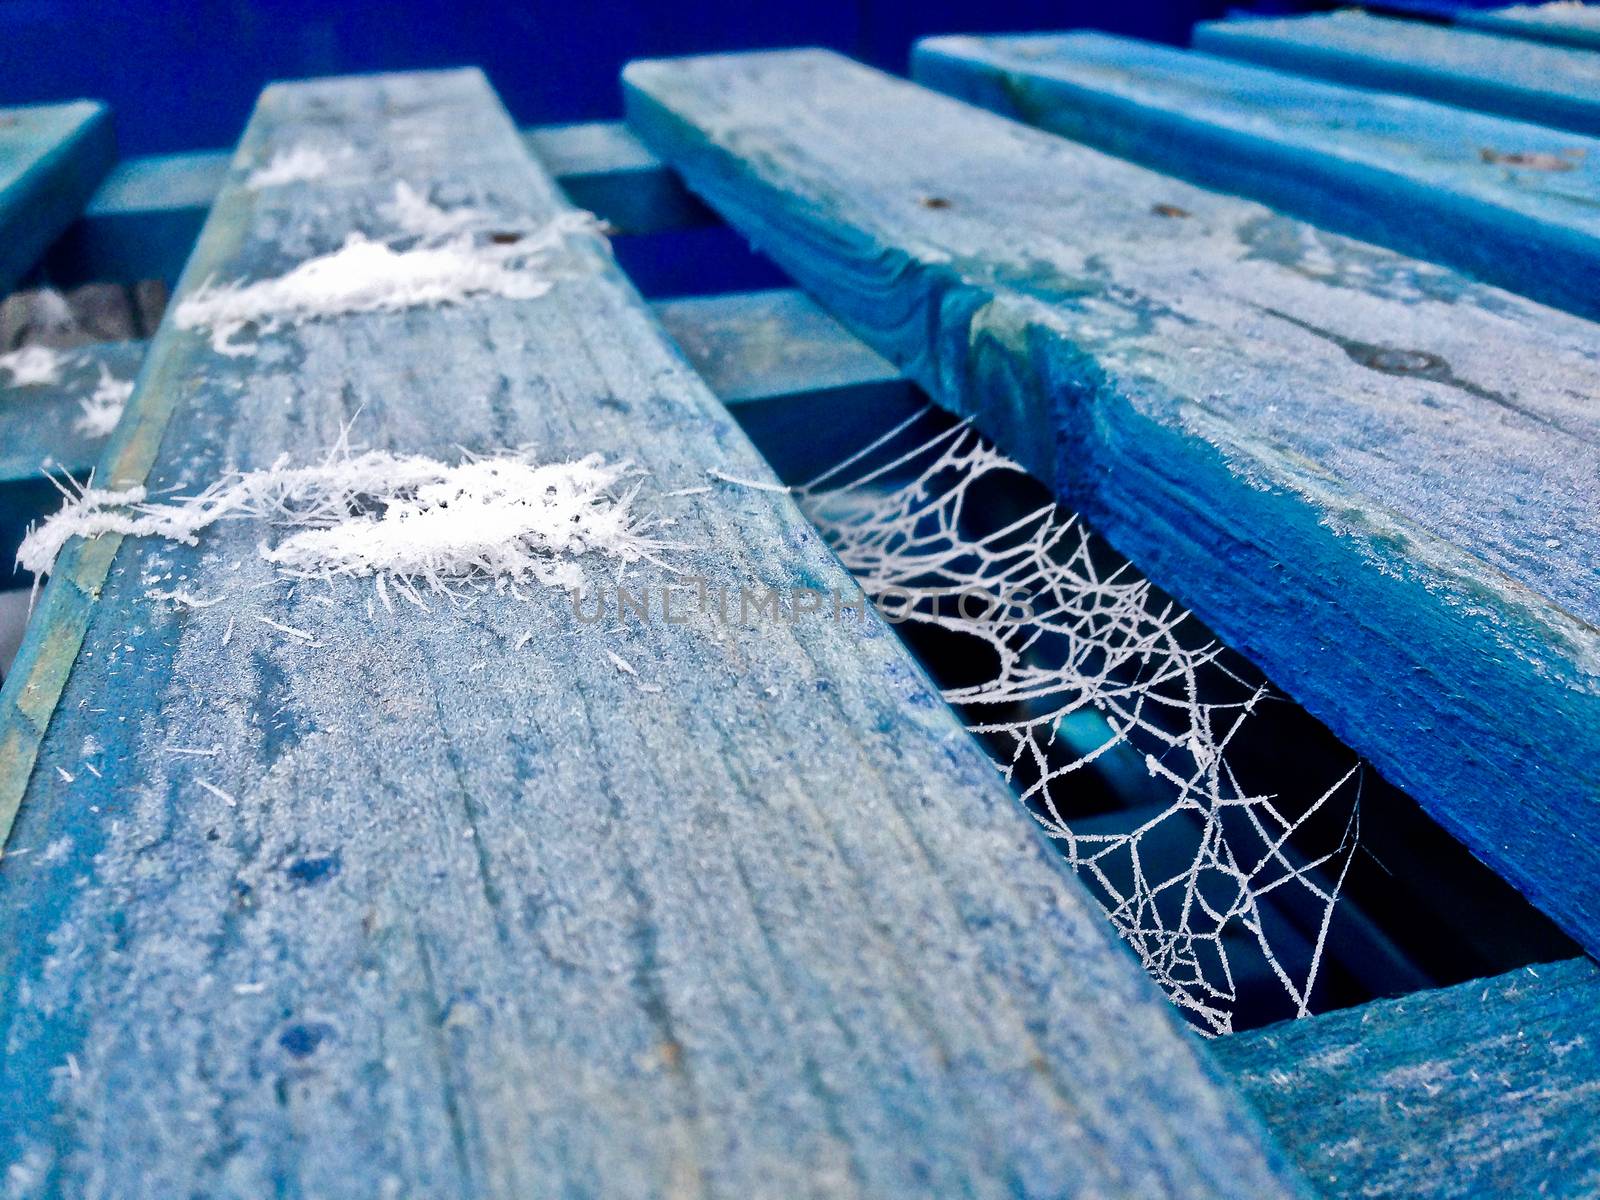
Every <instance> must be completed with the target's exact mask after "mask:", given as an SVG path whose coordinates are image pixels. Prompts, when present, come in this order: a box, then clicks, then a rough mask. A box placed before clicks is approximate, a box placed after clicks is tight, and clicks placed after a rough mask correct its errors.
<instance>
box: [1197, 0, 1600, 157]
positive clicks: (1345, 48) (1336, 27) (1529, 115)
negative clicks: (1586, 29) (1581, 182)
mask: <svg viewBox="0 0 1600 1200" xmlns="http://www.w3.org/2000/svg"><path fill="white" fill-rule="evenodd" d="M1194 47H1195V49H1196V50H1204V51H1205V52H1207V53H1208V54H1218V55H1222V56H1223V57H1226V58H1239V59H1245V60H1247V61H1250V62H1256V63H1260V64H1262V65H1264V66H1268V67H1274V68H1276V69H1278V70H1282V71H1292V72H1295V73H1297V74H1301V75H1313V76H1317V77H1319V78H1323V79H1332V80H1334V81H1336V82H1338V83H1342V84H1346V85H1348V86H1352V87H1365V88H1379V89H1382V90H1384V91H1389V92H1402V93H1404V94H1406V95H1410V96H1421V97H1422V98H1423V99H1425V100H1438V101H1440V102H1442V103H1445V104H1454V105H1457V106H1459V107H1461V108H1472V109H1477V110H1479V111H1480V112H1490V113H1498V114H1499V115H1501V116H1504V117H1510V118H1512V119H1513V120H1517V121H1531V122H1533V123H1534V124H1537V125H1549V126H1551V127H1553V128H1556V129H1568V130H1572V131H1573V132H1576V133H1586V134H1591V135H1594V134H1600V55H1594V54H1588V53H1585V52H1584V51H1582V50H1573V49H1569V48H1567V47H1564V46H1545V45H1539V44H1538V43H1535V42H1527V41H1517V40H1509V39H1506V38H1502V37H1495V36H1493V35H1492V34H1487V33H1474V32H1472V31H1471V30H1466V29H1451V28H1446V27H1444V26H1439V25H1429V24H1425V23H1423V22H1420V21H1400V20H1395V19H1393V18H1389V17H1373V16H1368V15H1367V14H1366V13H1363V12H1358V11H1355V10H1347V11H1343V12H1336V13H1329V14H1326V15H1317V16H1310V17H1288V18H1278V19H1273V20H1260V21H1203V22H1201V23H1200V24H1199V25H1196V26H1195V30H1194Z"/></svg>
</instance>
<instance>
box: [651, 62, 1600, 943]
mask: <svg viewBox="0 0 1600 1200" xmlns="http://www.w3.org/2000/svg"><path fill="white" fill-rule="evenodd" d="M624 78H625V83H626V89H627V94H628V103H629V111H630V115H631V119H632V122H633V124H634V127H635V129H636V130H638V131H639V132H640V134H641V136H642V137H644V139H645V140H646V142H647V143H649V144H650V145H651V146H652V147H653V148H655V149H656V150H657V152H658V153H660V154H661V155H662V156H663V157H664V158H666V159H667V160H668V161H669V162H671V163H673V164H674V166H676V167H677V168H678V169H679V170H680V171H681V172H682V174H683V175H684V177H685V180H686V181H687V182H688V183H689V185H690V186H691V187H693V188H694V189H695V190H696V191H697V192H699V193H700V194H701V195H702V196H703V197H705V198H706V199H707V200H708V201H709V202H710V203H711V204H712V206H713V207H714V208H716V209H717V210H718V211H720V212H721V213H722V214H723V216H724V217H725V218H727V219H728V220H729V221H730V222H732V223H733V224H734V225H736V226H737V227H739V228H740V229H742V230H743V231H744V232H745V233H746V234H747V235H749V236H750V237H751V238H752V240H753V241H754V242H755V243H756V245H758V246H759V247H761V248H762V249H764V250H765V251H766V252H767V253H769V254H770V255H772V256H773V257H774V258H775V259H776V260H777V261H778V262H779V263H780V265H782V266H784V267H785V268H786V269H787V270H789V271H790V272H791V273H792V274H793V275H794V276H795V278H796V280H797V281H798V282H799V283H800V284H801V285H802V286H803V287H804V288H805V289H806V290H807V291H809V292H811V293H812V294H813V295H814V296H815V297H817V298H818V299H819V301H821V302H822V303H823V304H824V306H825V307H827V308H828V309H829V310H830V311H831V312H832V313H833V314H834V315H835V316H836V317H838V318H839V319H840V320H842V321H843V322H844V323H845V324H846V325H847V326H848V327H849V328H851V329H852V330H853V331H854V332H856V333H857V334H858V335H859V336H860V337H862V338H863V340H865V341H866V342H867V343H868V344H870V345H872V346H873V347H874V348H875V349H876V350H878V351H879V353H881V354H883V355H884V356H885V357H886V358H888V359H889V360H890V361H892V362H895V363H897V364H899V365H900V366H901V367H902V369H903V370H905V371H906V373H907V374H908V375H910V376H911V377H912V378H914V379H916V380H917V381H918V382H919V383H921V384H922V385H923V386H924V387H926V388H927V389H928V391H929V392H930V393H931V394H932V395H933V396H934V397H935V398H936V399H938V400H939V401H940V402H941V403H943V404H944V405H945V406H947V407H948V408H950V409H952V410H954V411H956V412H958V413H962V414H975V415H976V417H977V419H978V422H979V424H980V425H981V426H982V427H983V428H984V429H985V430H986V431H987V432H989V433H990V435H991V436H993V437H994V438H995V439H996V441H997V442H999V443H1000V445H1002V446H1003V447H1004V448H1006V449H1007V450H1009V451H1010V452H1011V453H1012V454H1013V455H1014V456H1016V457H1017V458H1018V459H1019V460H1020V461H1022V462H1023V463H1024V464H1025V465H1026V466H1028V468H1029V469H1030V470H1032V471H1033V472H1034V473H1035V474H1036V475H1037V476H1038V477H1039V478H1040V479H1041V480H1043V481H1045V482H1046V483H1047V484H1048V485H1049V486H1051V487H1053V488H1054V489H1055V491H1056V492H1057V494H1058V495H1060V496H1061V497H1062V498H1063V499H1064V501H1065V502H1066V503H1067V504H1068V505H1069V506H1071V507H1072V508H1074V509H1076V510H1078V511H1081V512H1084V513H1085V514H1086V516H1087V517H1088V519H1089V521H1090V523H1091V524H1092V525H1093V526H1095V527H1096V528H1097V529H1099V530H1100V531H1101V532H1103V533H1104V534H1105V535H1106V536H1108V537H1109V538H1110V540H1111V541H1112V542H1113V543H1114V544H1115V545H1116V546H1117V547H1118V548H1119V549H1120V550H1121V551H1123V552H1124V553H1125V554H1127V555H1128V556H1129V557H1131V558H1132V559H1133V560H1134V561H1135V562H1137V563H1138V564H1139V565H1140V566H1141V568H1142V569H1143V570H1144V571H1145V573H1146V574H1147V575H1149V576H1150V578H1152V579H1154V580H1156V581H1157V582H1159V583H1160V584H1161V585H1162V586H1163V587H1165V588H1167V589H1168V590H1170V591H1172V592H1174V593H1175V594H1176V595H1177V596H1179V597H1180V599H1181V600H1182V601H1183V602H1185V603H1186V604H1189V605H1191V606H1193V607H1194V609H1195V610H1197V612H1198V613H1199V615H1200V616H1201V617H1202V619H1203V620H1204V621H1205V622H1206V623H1207V624H1208V625H1209V626H1210V627H1211V628H1212V629H1214V630H1215V631H1216V632H1217V633H1218V634H1219V635H1220V636H1221V637H1223V638H1224V639H1225V640H1226V641H1228V643H1229V644H1230V645H1232V646H1234V647H1235V648H1236V649H1238V650H1240V651H1241V652H1243V653H1245V654H1246V655H1247V656H1249V657H1250V658H1252V659H1253V660H1254V661H1255V662H1256V663H1258V664H1259V665H1260V666H1261V667H1262V668H1263V669H1264V670H1265V671H1266V672H1267V674H1268V675H1269V676H1270V677H1271V678H1273V679H1274V680H1275V681H1276V682H1277V683H1278V684H1280V685H1281V686H1282V687H1284V688H1285V689H1286V690H1287V691H1288V692H1289V693H1290V694H1291V695H1293V696H1294V697H1295V698H1296V699H1297V700H1299V701H1300V702H1301V703H1302V704H1303V705H1304V706H1305V707H1306V708H1308V709H1309V710H1311V711H1312V712H1313V713H1314V714H1316V715H1317V716H1318V717H1320V718H1321V719H1322V720H1323V721H1324V722H1326V723H1327V724H1328V725H1329V726H1330V727H1331V728H1332V729H1333V730H1334V732H1335V733H1337V734H1338V735H1339V736H1340V737H1342V738H1343V739H1344V740H1345V741H1346V742H1347V743H1348V744H1349V745H1351V746H1353V747H1355V748H1356V749H1358V750H1359V751H1361V752H1363V753H1364V754H1366V755H1368V756H1369V757H1370V758H1371V759H1372V760H1373V761H1374V762H1375V763H1376V764H1377V765H1378V766H1379V768H1380V769H1381V770H1382V771H1383V772H1384V773H1385V775H1386V776H1388V777H1389V778H1390V779H1391V780H1393V781H1395V782H1397V783H1399V784H1400V785H1401V786H1403V787H1405V788H1406V789H1408V790H1409V791H1411V792H1412V793H1413V794H1414V795H1415V796H1416V797H1417V799H1418V800H1419V801H1421V802H1422V804H1423V805H1424V806H1425V807H1427V808H1428V809H1429V810H1430V811H1431V812H1432V813H1433V814H1434V815H1435V817H1436V818H1437V819H1438V820H1440V821H1441V822H1442V823H1443V824H1444V825H1445V827H1446V828H1447V829H1449V830H1450V831H1451V832H1453V833H1454V834H1456V835H1457V836H1458V837H1460V838H1462V840H1464V841H1465V842H1466V843H1467V844H1468V845H1469V846H1470V847H1471V848H1472V849H1473V850H1474V852H1475V853H1477V854H1478V855H1479V856H1480V857H1481V858H1483V859H1484V860H1485V861H1486V862H1488V863H1489V864H1490V865H1491V866H1493V867H1495V868H1496V869H1497V870H1498V871H1499V872H1500V873H1501V874H1502V875H1503V876H1505V877H1506V878H1508V879H1509V880H1510V881H1511V882H1512V883H1514V884H1515V885H1516V886H1517V887H1518V888H1519V889H1521V890H1522V891H1523V892H1524V893H1525V894H1526V895H1528V897H1529V898H1530V899H1531V900H1532V901H1533V902H1534V903H1535V904H1536V905H1538V906H1539V907H1541V908H1542V909H1543V910H1544V911H1545V912H1547V913H1549V914H1550V915H1551V916H1552V917H1554V918H1555V919H1556V920H1557V921H1558V922H1559V923H1561V924H1563V925H1564V926H1565V928H1566V929H1567V930H1568V932H1570V933H1571V934H1572V935H1573V936H1574V937H1576V938H1578V939H1579V940H1580V941H1583V942H1585V943H1586V944H1587V945H1589V946H1591V947H1593V946H1597V945H1600V887H1597V886H1596V881H1597V880H1600V796H1597V794H1596V787H1595V776H1594V770H1593V763H1594V761H1595V755H1596V753H1597V752H1600V634H1597V631H1596V624H1597V623H1600V581H1597V579H1596V574H1595V571H1594V563H1595V561H1596V560H1597V555H1600V545H1597V541H1596V539H1597V536H1600V534H1597V532H1596V531H1597V529H1600V496H1597V495H1596V488H1595V486H1594V481H1595V479H1596V478H1597V477H1600V412H1597V410H1596V407H1595V405H1594V403H1593V397H1594V389H1595V379H1596V377H1597V376H1596V371H1597V369H1600V330H1597V328H1596V326H1595V325H1593V324H1591V323H1589V322H1587V321H1583V320H1580V319H1579V318H1576V317H1572V316H1569V315H1567V314H1564V313H1560V312H1558V311H1556V310H1553V309H1548V308H1544V307H1542V306H1540V305H1537V304H1534V303H1533V302H1531V301H1526V300H1523V299H1520V298H1518V297H1515V296H1512V295H1509V294H1507V293H1505V292H1501V291H1498V290H1496V289H1493V288H1489V287H1487V286H1485V285H1482V284H1477V283H1474V282H1472V281H1469V280H1467V279H1465V278H1463V277H1461V276H1459V275H1456V274H1453V273H1450V272H1448V271H1446V270H1444V269H1443V268H1439V267H1433V266H1430V265H1428V264H1424V263H1419V262H1416V261H1415V260H1411V259H1406V258H1402V257H1400V256H1398V255H1395V254H1393V253H1391V252H1388V251H1383V250H1379V249H1377V248H1376V247H1372V246H1368V245H1365V244H1363V243H1359V242H1354V241H1350V240H1348V239H1346V238H1343V237H1340V236H1338V235H1335V234H1330V233H1324V232H1322V231H1319V230H1316V229H1314V228H1312V227H1310V226H1307V225H1303V224H1300V223H1299V222H1296V221H1293V220H1291V219H1289V218H1286V217H1283V216H1279V215H1277V214H1274V213H1272V212H1270V211H1269V210H1267V209H1264V208H1261V207H1259V206H1257V205H1254V204H1251V203H1248V202H1246V201H1243V200H1239V199H1236V198H1234V197H1229V196H1221V195H1217V194H1215V193H1210V192H1205V191H1201V190H1200V189H1198V188H1195V187H1192V186H1190V185H1188V184H1185V183H1182V182H1179V181H1177V180H1173V179H1169V178H1165V177H1162V176H1159V175H1156V174H1154V173H1152V172H1149V171H1146V170H1144V169H1142V168H1140V167H1137V166H1133V165H1131V164H1128V163H1124V162H1121V161H1118V160H1116V159H1112V158H1108V157H1106V156H1104V155H1102V154H1100V153H1098V152H1096V151H1094V150H1090V149H1088V148H1085V147H1082V146H1078V145H1075V144H1073V143H1071V142H1067V141H1064V140H1062V139H1059V138H1054V137H1052V136H1050V135H1048V134H1044V133H1040V132H1038V131H1036V130H1032V129H1028V128H1026V127H1024V126H1020V125H1017V124H1016V123H1014V122H1010V121H1006V120H1003V119H1001V118H998V117H995V116H993V115H992V114H989V113H986V112H982V111H980V110H978V109H974V108H972V107H970V106H968V105H964V104H959V103H956V102H954V101H951V100H948V99H946V98H944V97H941V96H937V95H935V94H933V93H930V92H927V91H925V90H923V89H921V88H918V87H915V86H912V85H910V84H905V83H901V82H898V81H895V80H892V79H891V78H889V77H887V76H884V75H881V74H879V73H876V72H873V71H869V70H867V69H866V68H863V67H858V66H856V65H854V64H852V63H849V62H848V61H847V60H844V59H841V58H838V57H837V56H833V55H829V54H825V53H821V52H814V53H813V52H796V53H785V54H770V55H747V56H734V57H727V58H707V59H686V60H679V61H673V62H650V63H635V64H632V65H630V66H629V68H628V69H627V71H626V72H625V77H624Z"/></svg>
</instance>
